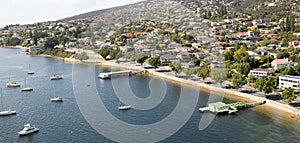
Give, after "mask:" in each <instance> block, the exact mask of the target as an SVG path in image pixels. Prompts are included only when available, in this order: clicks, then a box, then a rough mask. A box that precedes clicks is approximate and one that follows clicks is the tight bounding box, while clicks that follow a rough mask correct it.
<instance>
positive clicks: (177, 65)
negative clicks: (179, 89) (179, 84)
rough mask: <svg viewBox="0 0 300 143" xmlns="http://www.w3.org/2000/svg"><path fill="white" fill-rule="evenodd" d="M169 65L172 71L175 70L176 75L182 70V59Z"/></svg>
mask: <svg viewBox="0 0 300 143" xmlns="http://www.w3.org/2000/svg"><path fill="white" fill-rule="evenodd" d="M169 67H170V69H171V70H172V71H174V72H175V74H176V75H178V74H179V73H180V72H181V70H182V66H181V62H180V61H176V62H172V63H170V65H169Z"/></svg>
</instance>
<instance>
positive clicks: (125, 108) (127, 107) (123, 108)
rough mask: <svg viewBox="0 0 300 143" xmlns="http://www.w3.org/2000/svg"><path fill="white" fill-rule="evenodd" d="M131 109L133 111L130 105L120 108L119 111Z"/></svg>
mask: <svg viewBox="0 0 300 143" xmlns="http://www.w3.org/2000/svg"><path fill="white" fill-rule="evenodd" d="M129 109H131V106H129V105H124V106H119V110H129Z"/></svg>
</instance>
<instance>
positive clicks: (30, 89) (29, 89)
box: [21, 87, 33, 91]
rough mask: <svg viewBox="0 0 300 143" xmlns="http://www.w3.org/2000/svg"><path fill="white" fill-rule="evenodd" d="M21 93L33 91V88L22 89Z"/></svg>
mask: <svg viewBox="0 0 300 143" xmlns="http://www.w3.org/2000/svg"><path fill="white" fill-rule="evenodd" d="M21 91H33V88H31V87H25V88H22V90H21Z"/></svg>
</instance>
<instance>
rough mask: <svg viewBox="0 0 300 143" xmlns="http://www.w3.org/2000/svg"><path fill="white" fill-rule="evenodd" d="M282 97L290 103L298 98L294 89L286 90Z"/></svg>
mask: <svg viewBox="0 0 300 143" xmlns="http://www.w3.org/2000/svg"><path fill="white" fill-rule="evenodd" d="M281 97H282V98H283V99H285V100H287V101H288V102H289V103H290V102H292V101H293V100H295V99H296V98H297V95H296V94H295V91H294V89H293V88H291V87H288V88H287V89H285V90H284V91H283V92H282V95H281Z"/></svg>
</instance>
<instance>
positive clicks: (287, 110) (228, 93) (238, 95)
mask: <svg viewBox="0 0 300 143" xmlns="http://www.w3.org/2000/svg"><path fill="white" fill-rule="evenodd" d="M97 65H100V66H110V67H118V68H124V69H131V70H136V71H139V70H144V71H146V72H145V74H147V75H150V76H155V77H160V78H163V79H165V80H168V81H171V82H174V83H177V84H180V85H182V86H188V87H192V88H197V89H200V90H204V91H207V92H214V93H217V94H224V96H225V97H227V98H232V99H237V100H246V101H250V102H251V101H252V102H254V101H261V100H266V104H265V105H261V106H264V107H267V108H270V109H273V110H275V111H276V110H281V111H283V112H282V113H284V114H286V115H287V116H297V115H298V114H299V109H297V108H295V107H292V106H290V105H288V104H283V103H279V102H277V101H273V100H270V99H266V98H264V97H258V96H254V95H251V94H247V93H242V92H238V91H233V90H230V89H224V88H220V87H216V86H213V85H209V84H205V83H201V82H199V81H192V80H186V79H184V78H178V77H174V76H171V75H170V74H166V73H161V72H156V71H155V70H154V69H144V68H142V67H140V66H135V65H133V64H127V63H120V64H118V63H115V62H113V61H102V62H101V63H98V64H97Z"/></svg>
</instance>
